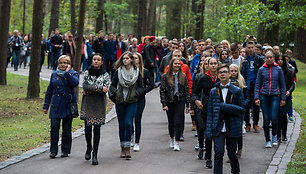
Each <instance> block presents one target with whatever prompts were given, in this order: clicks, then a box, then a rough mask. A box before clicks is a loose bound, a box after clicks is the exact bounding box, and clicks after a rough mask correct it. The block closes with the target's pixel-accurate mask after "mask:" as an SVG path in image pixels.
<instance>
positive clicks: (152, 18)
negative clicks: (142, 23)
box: [147, 0, 156, 35]
mask: <svg viewBox="0 0 306 174" xmlns="http://www.w3.org/2000/svg"><path fill="white" fill-rule="evenodd" d="M148 21H149V22H148V24H147V25H148V34H149V35H155V24H156V0H150V8H149V13H148Z"/></svg>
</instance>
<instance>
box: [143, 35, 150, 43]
mask: <svg viewBox="0 0 306 174" xmlns="http://www.w3.org/2000/svg"><path fill="white" fill-rule="evenodd" d="M149 38H150V36H145V37H143V39H142V43H144V42H145V40H146V39H149Z"/></svg>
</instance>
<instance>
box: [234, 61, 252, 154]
mask: <svg viewBox="0 0 306 174" xmlns="http://www.w3.org/2000/svg"><path fill="white" fill-rule="evenodd" d="M229 68H230V75H231V77H230V79H231V83H232V84H234V85H236V86H238V87H239V88H240V89H241V90H242V92H243V98H244V101H243V102H244V106H247V105H248V104H249V102H250V97H249V90H248V88H247V86H246V85H245V80H244V78H243V76H242V75H241V74H240V70H239V67H238V66H237V65H236V64H231V65H230V66H229ZM242 125H243V126H242V129H244V124H242ZM242 138H243V137H242V135H241V137H239V138H238V151H237V156H238V158H241V154H242Z"/></svg>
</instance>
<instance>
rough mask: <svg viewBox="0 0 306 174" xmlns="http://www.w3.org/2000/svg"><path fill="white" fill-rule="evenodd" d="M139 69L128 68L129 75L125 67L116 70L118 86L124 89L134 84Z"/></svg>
mask: <svg viewBox="0 0 306 174" xmlns="http://www.w3.org/2000/svg"><path fill="white" fill-rule="evenodd" d="M138 74H139V69H138V68H137V69H134V68H133V67H131V68H130V73H129V74H127V72H126V69H125V66H121V67H119V68H118V78H119V84H120V85H122V86H123V87H125V88H128V87H130V86H132V85H134V84H135V82H136V81H137V79H138Z"/></svg>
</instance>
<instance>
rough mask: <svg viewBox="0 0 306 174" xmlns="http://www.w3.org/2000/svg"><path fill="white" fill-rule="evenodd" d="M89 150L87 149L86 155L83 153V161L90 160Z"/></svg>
mask: <svg viewBox="0 0 306 174" xmlns="http://www.w3.org/2000/svg"><path fill="white" fill-rule="evenodd" d="M90 154H91V149H89V148H87V150H86V153H85V160H90V158H91V155H90Z"/></svg>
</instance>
